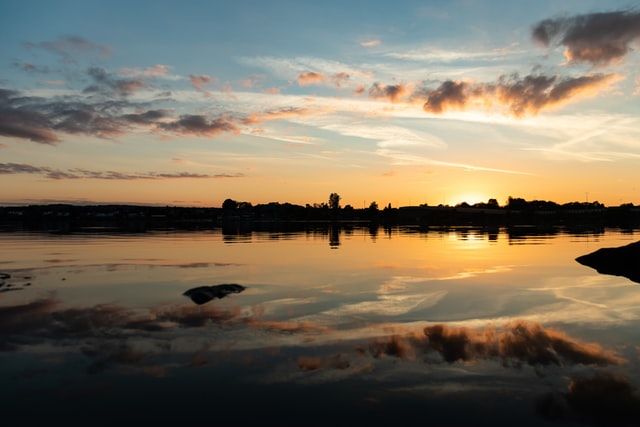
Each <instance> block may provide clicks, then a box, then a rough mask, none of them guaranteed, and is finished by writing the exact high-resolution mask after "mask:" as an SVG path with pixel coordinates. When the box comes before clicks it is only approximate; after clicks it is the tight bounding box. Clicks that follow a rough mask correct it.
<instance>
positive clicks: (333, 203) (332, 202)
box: [329, 193, 340, 210]
mask: <svg viewBox="0 0 640 427" xmlns="http://www.w3.org/2000/svg"><path fill="white" fill-rule="evenodd" d="M329 209H332V210H338V209H340V195H339V194H338V193H331V194H330V195H329Z"/></svg>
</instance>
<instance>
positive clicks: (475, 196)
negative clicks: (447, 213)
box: [447, 192, 491, 206]
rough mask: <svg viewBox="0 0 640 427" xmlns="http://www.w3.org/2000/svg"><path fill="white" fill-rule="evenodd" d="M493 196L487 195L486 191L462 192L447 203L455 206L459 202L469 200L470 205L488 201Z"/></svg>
mask: <svg viewBox="0 0 640 427" xmlns="http://www.w3.org/2000/svg"><path fill="white" fill-rule="evenodd" d="M490 198H491V197H489V196H487V195H486V194H484V193H480V192H478V193H460V194H456V195H453V196H452V197H451V198H450V199H449V200H448V201H447V204H449V205H451V206H455V205H457V204H460V203H463V202H467V203H468V204H470V205H473V204H476V203H486V202H487V200H489V199H490Z"/></svg>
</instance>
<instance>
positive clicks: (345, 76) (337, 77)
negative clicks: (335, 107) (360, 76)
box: [331, 72, 351, 87]
mask: <svg viewBox="0 0 640 427" xmlns="http://www.w3.org/2000/svg"><path fill="white" fill-rule="evenodd" d="M350 78H351V76H350V75H349V73H345V72H340V73H335V74H334V75H332V76H331V81H332V82H333V84H334V85H336V87H342V86H344V85H345V84H347V83H348V82H349V79H350Z"/></svg>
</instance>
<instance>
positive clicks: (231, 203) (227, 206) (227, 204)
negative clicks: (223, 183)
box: [222, 199, 238, 210]
mask: <svg viewBox="0 0 640 427" xmlns="http://www.w3.org/2000/svg"><path fill="white" fill-rule="evenodd" d="M237 207H238V202H236V201H235V200H233V199H227V200H225V201H224V202H222V209H224V210H235V209H236V208H237Z"/></svg>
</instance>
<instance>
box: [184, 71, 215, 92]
mask: <svg viewBox="0 0 640 427" xmlns="http://www.w3.org/2000/svg"><path fill="white" fill-rule="evenodd" d="M189 80H190V81H191V85H192V86H193V87H194V88H195V90H197V91H199V92H203V91H204V87H205V86H206V85H208V84H209V83H211V82H212V81H213V77H211V76H208V75H206V74H200V75H195V74H190V75H189Z"/></svg>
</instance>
